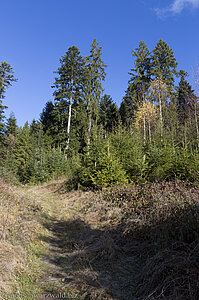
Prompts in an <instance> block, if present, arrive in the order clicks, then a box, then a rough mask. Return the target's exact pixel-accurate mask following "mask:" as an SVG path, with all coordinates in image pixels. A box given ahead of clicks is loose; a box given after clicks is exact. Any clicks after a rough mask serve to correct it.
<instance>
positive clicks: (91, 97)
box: [85, 39, 106, 154]
mask: <svg viewBox="0 0 199 300" xmlns="http://www.w3.org/2000/svg"><path fill="white" fill-rule="evenodd" d="M101 55H102V47H98V43H97V41H96V39H94V40H93V43H92V45H91V50H90V55H89V56H87V57H86V58H85V62H86V68H87V85H86V102H87V113H88V138H87V146H88V149H89V147H90V139H91V128H92V125H94V124H97V120H98V109H99V101H100V98H101V95H102V92H103V88H102V81H103V80H105V76H106V73H105V67H106V65H105V64H104V62H103V61H102V59H101ZM88 154H89V150H88Z"/></svg>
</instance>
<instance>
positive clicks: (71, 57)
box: [53, 46, 84, 151]
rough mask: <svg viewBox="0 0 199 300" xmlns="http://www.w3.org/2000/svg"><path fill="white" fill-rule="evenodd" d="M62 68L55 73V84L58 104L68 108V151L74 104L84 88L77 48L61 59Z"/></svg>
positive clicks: (80, 60)
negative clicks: (56, 75)
mask: <svg viewBox="0 0 199 300" xmlns="http://www.w3.org/2000/svg"><path fill="white" fill-rule="evenodd" d="M60 64H61V66H60V67H59V68H58V70H57V71H56V72H55V73H57V74H58V77H56V78H55V83H54V86H53V87H54V88H55V92H54V96H55V101H56V103H58V104H59V106H60V105H62V104H63V107H64V108H65V105H67V107H68V118H67V119H68V122H67V133H66V150H67V151H68V148H69V141H70V127H71V116H72V103H73V101H74V100H75V99H76V98H77V97H79V96H80V93H81V90H82V88H83V80H82V77H83V73H84V72H83V68H84V63H83V59H82V57H81V56H80V51H79V49H78V48H77V47H75V46H73V47H70V48H69V49H68V51H67V52H66V54H65V55H64V56H63V57H62V58H61V59H60Z"/></svg>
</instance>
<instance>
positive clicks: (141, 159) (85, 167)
mask: <svg viewBox="0 0 199 300" xmlns="http://www.w3.org/2000/svg"><path fill="white" fill-rule="evenodd" d="M132 56H133V58H134V66H133V67H132V68H131V71H130V73H129V74H130V80H129V82H128V87H127V91H126V93H125V96H124V98H123V101H122V102H121V105H120V108H119V110H118V108H117V105H116V104H115V103H114V102H113V100H112V98H111V96H110V95H106V94H105V95H103V86H102V82H103V81H104V80H105V75H106V73H105V67H106V65H105V63H104V62H103V60H102V48H101V47H99V45H98V43H97V41H96V39H94V40H93V43H92V45H91V50H90V55H88V56H86V57H82V56H81V55H80V51H79V49H78V48H77V47H75V46H72V47H70V48H68V51H67V52H66V53H65V55H64V56H63V57H62V58H61V59H60V66H59V67H58V69H57V71H56V74H57V77H56V78H55V83H54V85H53V88H54V94H53V95H54V101H48V102H47V103H46V105H45V107H44V109H43V111H42V113H41V116H40V121H36V120H33V121H32V123H31V124H30V126H29V125H28V123H26V124H25V125H24V127H23V128H18V126H17V122H16V118H15V116H14V114H11V115H10V117H9V118H8V119H7V122H6V123H5V121H4V119H5V118H4V109H5V106H4V104H3V103H2V99H4V97H5V91H6V88H7V87H8V86H10V85H11V84H12V82H13V81H16V79H15V78H14V75H13V71H12V68H11V66H10V65H9V64H7V63H2V64H1V68H0V96H1V98H0V132H1V139H0V146H1V151H0V158H1V161H0V167H1V174H3V176H4V177H6V178H11V177H12V176H11V174H13V176H16V177H17V178H18V180H19V181H21V182H23V183H33V184H34V183H38V182H45V181H47V180H49V179H51V178H55V177H56V178H57V177H59V176H66V177H69V176H73V177H74V180H75V181H74V182H75V184H74V186H77V183H79V184H81V185H82V186H86V187H92V188H104V187H107V186H112V185H115V184H122V183H126V182H130V181H134V182H145V181H162V180H176V179H180V180H183V181H184V180H188V181H191V182H198V180H199V176H198V170H199V163H198V161H199V159H198V158H199V124H198V117H199V104H198V97H197V96H196V93H195V92H194V91H193V89H192V87H191V85H190V83H189V82H188V80H187V75H188V74H187V73H186V72H185V71H183V70H180V71H179V72H178V71H177V65H178V63H177V62H176V59H175V57H174V52H173V50H172V49H171V48H169V46H168V44H167V43H166V42H164V41H163V40H160V41H159V42H158V43H157V45H156V46H155V48H154V49H153V50H152V51H150V50H149V49H148V47H147V45H146V44H145V43H144V42H143V41H141V42H140V43H139V46H138V48H136V49H135V50H133V51H132ZM178 76H180V81H179V84H178V86H176V81H175V80H176V78H177V77H178Z"/></svg>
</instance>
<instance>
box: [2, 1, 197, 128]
mask: <svg viewBox="0 0 199 300" xmlns="http://www.w3.org/2000/svg"><path fill="white" fill-rule="evenodd" d="M0 5H1V6H0V7H1V17H0V28H1V47H0V61H7V62H8V63H10V64H11V66H12V67H13V69H14V72H15V76H16V77H17V78H18V82H17V83H14V84H13V86H12V87H10V88H9V89H8V90H7V92H6V98H5V99H4V105H7V106H8V109H7V111H6V116H7V117H8V116H9V114H10V113H11V112H14V114H15V116H16V118H17V122H18V125H19V126H22V125H24V123H25V122H26V121H29V122H31V121H32V120H33V118H35V119H39V115H40V113H41V112H42V109H43V108H44V106H45V103H46V102H47V101H49V100H53V96H52V94H53V89H52V88H51V85H52V84H53V82H54V77H55V74H54V73H53V72H54V71H56V69H57V68H58V66H59V59H60V57H61V56H63V55H64V54H65V52H66V51H67V50H68V48H69V47H70V46H73V45H75V46H77V47H78V48H79V50H80V52H81V54H82V56H86V55H88V54H89V51H90V45H91V43H92V41H93V39H94V38H96V39H97V41H98V42H99V45H100V46H102V52H103V56H102V58H103V60H104V62H105V63H106V64H107V65H108V67H107V69H106V72H107V76H106V81H105V82H104V85H103V87H104V88H105V93H107V94H110V95H111V96H112V98H113V100H114V101H115V102H116V103H117V104H118V106H119V105H120V103H121V100H122V97H123V96H124V93H125V90H126V88H127V84H128V80H129V75H128V72H129V71H130V69H131V68H132V67H133V59H132V55H131V50H133V49H135V48H136V47H137V46H138V43H139V41H141V40H143V41H144V42H145V43H146V44H147V46H148V47H149V48H150V50H152V49H153V48H154V46H155V45H156V44H157V42H158V41H159V39H163V40H165V41H166V42H167V43H168V44H169V46H170V47H171V48H172V49H173V50H174V54H175V57H176V59H177V61H178V63H179V69H184V70H186V71H187V72H189V73H191V72H192V68H196V65H197V64H199V34H198V28H199V0H123V1H122V0H100V1H96V0H74V1H72V0H56V1H55V0H34V1H33V0H0ZM190 81H192V79H191V78H190Z"/></svg>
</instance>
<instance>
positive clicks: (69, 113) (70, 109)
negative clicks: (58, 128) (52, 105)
mask: <svg viewBox="0 0 199 300" xmlns="http://www.w3.org/2000/svg"><path fill="white" fill-rule="evenodd" d="M72 97H73V79H72V78H71V94H70V100H69V112H68V126H67V135H68V138H67V142H66V159H67V155H68V153H67V152H68V149H69V143H70V125H71V112H72Z"/></svg>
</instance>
